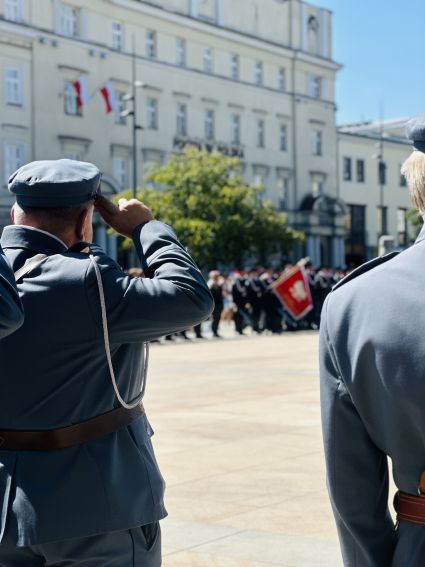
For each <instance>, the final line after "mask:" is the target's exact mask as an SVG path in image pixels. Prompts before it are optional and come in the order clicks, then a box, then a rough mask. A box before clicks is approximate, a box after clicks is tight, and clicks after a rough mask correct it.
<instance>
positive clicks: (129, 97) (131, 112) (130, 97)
mask: <svg viewBox="0 0 425 567" xmlns="http://www.w3.org/2000/svg"><path fill="white" fill-rule="evenodd" d="M145 86H146V85H145V83H143V82H142V81H138V80H137V79H136V48H135V40H134V35H133V57H132V80H131V87H132V88H131V93H127V94H125V95H124V96H123V97H122V100H124V101H126V102H130V101H131V102H132V103H133V108H131V109H130V108H128V109H125V110H123V111H122V112H121V116H123V117H127V116H131V117H132V131H133V148H132V150H133V187H132V193H133V198H134V199H135V198H136V195H137V130H143V127H142V126H140V125H139V124H137V99H136V89H137V88H144V87H145Z"/></svg>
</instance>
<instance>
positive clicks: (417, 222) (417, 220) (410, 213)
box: [406, 209, 424, 239]
mask: <svg viewBox="0 0 425 567" xmlns="http://www.w3.org/2000/svg"><path fill="white" fill-rule="evenodd" d="M406 219H407V220H408V222H409V223H410V226H411V227H412V235H411V236H412V237H413V238H414V239H416V238H417V236H418V234H419V233H420V231H421V230H422V227H423V224H424V220H423V218H422V215H421V213H420V212H419V211H418V209H409V210H407V211H406Z"/></svg>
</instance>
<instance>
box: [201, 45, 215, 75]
mask: <svg viewBox="0 0 425 567" xmlns="http://www.w3.org/2000/svg"><path fill="white" fill-rule="evenodd" d="M203 69H204V73H208V75H212V74H213V73H214V56H213V51H212V49H211V48H210V47H205V48H204V53H203Z"/></svg>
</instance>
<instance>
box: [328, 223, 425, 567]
mask: <svg viewBox="0 0 425 567" xmlns="http://www.w3.org/2000/svg"><path fill="white" fill-rule="evenodd" d="M424 297H425V229H423V230H422V232H421V234H420V235H419V237H418V239H417V241H416V243H415V244H414V245H413V246H412V247H411V248H409V249H408V250H406V251H404V252H402V253H401V254H399V255H397V256H395V257H393V258H391V259H389V260H388V261H386V262H384V263H381V264H380V265H378V266H376V267H373V269H371V270H370V271H366V273H363V274H362V275H360V276H359V277H356V278H354V279H353V280H352V281H348V283H345V284H344V285H342V286H341V287H340V288H339V289H336V290H334V291H333V292H332V293H331V294H330V295H329V297H328V298H327V301H326V303H325V305H324V309H323V313H322V324H321V332H320V343H321V344H320V366H321V404H322V422H323V436H324V445H325V456H326V465H327V475H328V489H329V494H330V498H331V502H332V506H333V510H334V514H335V519H336V523H337V527H338V532H339V538H340V543H341V548H342V553H343V557H344V565H345V566H346V567H348V566H349V567H390V566H392V567H423V566H424V565H425V527H423V526H417V525H414V524H411V523H406V522H401V524H400V526H399V528H398V530H395V529H394V524H393V521H392V519H391V517H390V514H389V510H388V505H387V501H388V476H389V473H388V464H387V462H388V460H387V457H390V459H391V461H392V468H393V477H394V481H395V484H396V486H397V487H398V488H399V489H400V490H402V491H404V492H407V493H410V494H417V488H418V485H419V478H420V475H421V473H422V472H423V471H425V339H424V328H425V299H424Z"/></svg>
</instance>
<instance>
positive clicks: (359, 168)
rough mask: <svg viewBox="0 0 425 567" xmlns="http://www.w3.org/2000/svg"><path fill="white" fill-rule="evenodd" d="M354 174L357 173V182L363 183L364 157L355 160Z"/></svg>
mask: <svg viewBox="0 0 425 567" xmlns="http://www.w3.org/2000/svg"><path fill="white" fill-rule="evenodd" d="M356 175H357V182H358V183H364V182H365V167H364V159H358V160H357V161H356Z"/></svg>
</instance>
